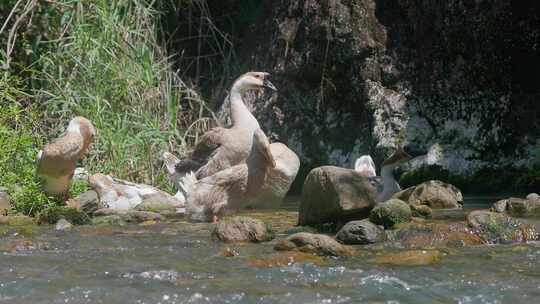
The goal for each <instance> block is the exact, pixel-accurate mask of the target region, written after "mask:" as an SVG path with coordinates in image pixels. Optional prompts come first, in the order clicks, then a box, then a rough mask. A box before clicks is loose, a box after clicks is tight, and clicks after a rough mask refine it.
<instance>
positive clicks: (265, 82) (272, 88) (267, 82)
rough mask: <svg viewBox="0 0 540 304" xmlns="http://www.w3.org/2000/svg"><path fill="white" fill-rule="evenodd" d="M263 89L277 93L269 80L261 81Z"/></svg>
mask: <svg viewBox="0 0 540 304" xmlns="http://www.w3.org/2000/svg"><path fill="white" fill-rule="evenodd" d="M263 87H265V88H269V89H271V90H272V91H277V88H276V86H275V85H274V84H273V83H271V82H270V80H267V79H265V80H264V81H263Z"/></svg>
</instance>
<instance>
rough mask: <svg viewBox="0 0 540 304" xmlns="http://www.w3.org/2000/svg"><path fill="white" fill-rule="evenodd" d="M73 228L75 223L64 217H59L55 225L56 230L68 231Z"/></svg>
mask: <svg viewBox="0 0 540 304" xmlns="http://www.w3.org/2000/svg"><path fill="white" fill-rule="evenodd" d="M71 228H73V224H71V223H70V222H68V221H67V220H66V219H64V218H61V219H59V220H58V222H56V225H55V227H54V229H55V230H56V231H68V230H71Z"/></svg>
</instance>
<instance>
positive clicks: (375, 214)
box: [369, 199, 412, 229]
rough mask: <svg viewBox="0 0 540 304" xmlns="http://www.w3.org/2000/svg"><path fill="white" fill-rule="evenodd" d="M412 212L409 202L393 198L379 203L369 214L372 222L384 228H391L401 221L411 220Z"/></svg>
mask: <svg viewBox="0 0 540 304" xmlns="http://www.w3.org/2000/svg"><path fill="white" fill-rule="evenodd" d="M411 217H412V212H411V208H410V207H409V205H407V203H405V202H403V201H401V200H398V199H391V200H388V201H386V202H383V203H378V204H377V205H376V206H375V208H373V210H371V213H370V215H369V219H370V221H371V222H373V223H374V224H377V225H382V226H384V228H385V229H386V228H391V227H393V226H394V225H396V224H399V223H406V222H409V221H411Z"/></svg>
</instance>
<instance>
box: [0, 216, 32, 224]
mask: <svg viewBox="0 0 540 304" xmlns="http://www.w3.org/2000/svg"><path fill="white" fill-rule="evenodd" d="M35 223H36V222H35V220H34V218H32V217H29V216H26V215H8V216H2V215H0V225H10V226H26V225H34V224H35Z"/></svg>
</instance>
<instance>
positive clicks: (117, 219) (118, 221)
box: [92, 215, 127, 226]
mask: <svg viewBox="0 0 540 304" xmlns="http://www.w3.org/2000/svg"><path fill="white" fill-rule="evenodd" d="M92 224H93V225H112V226H125V225H127V222H126V221H125V220H124V218H123V217H122V216H120V215H103V216H96V217H94V218H92Z"/></svg>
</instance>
